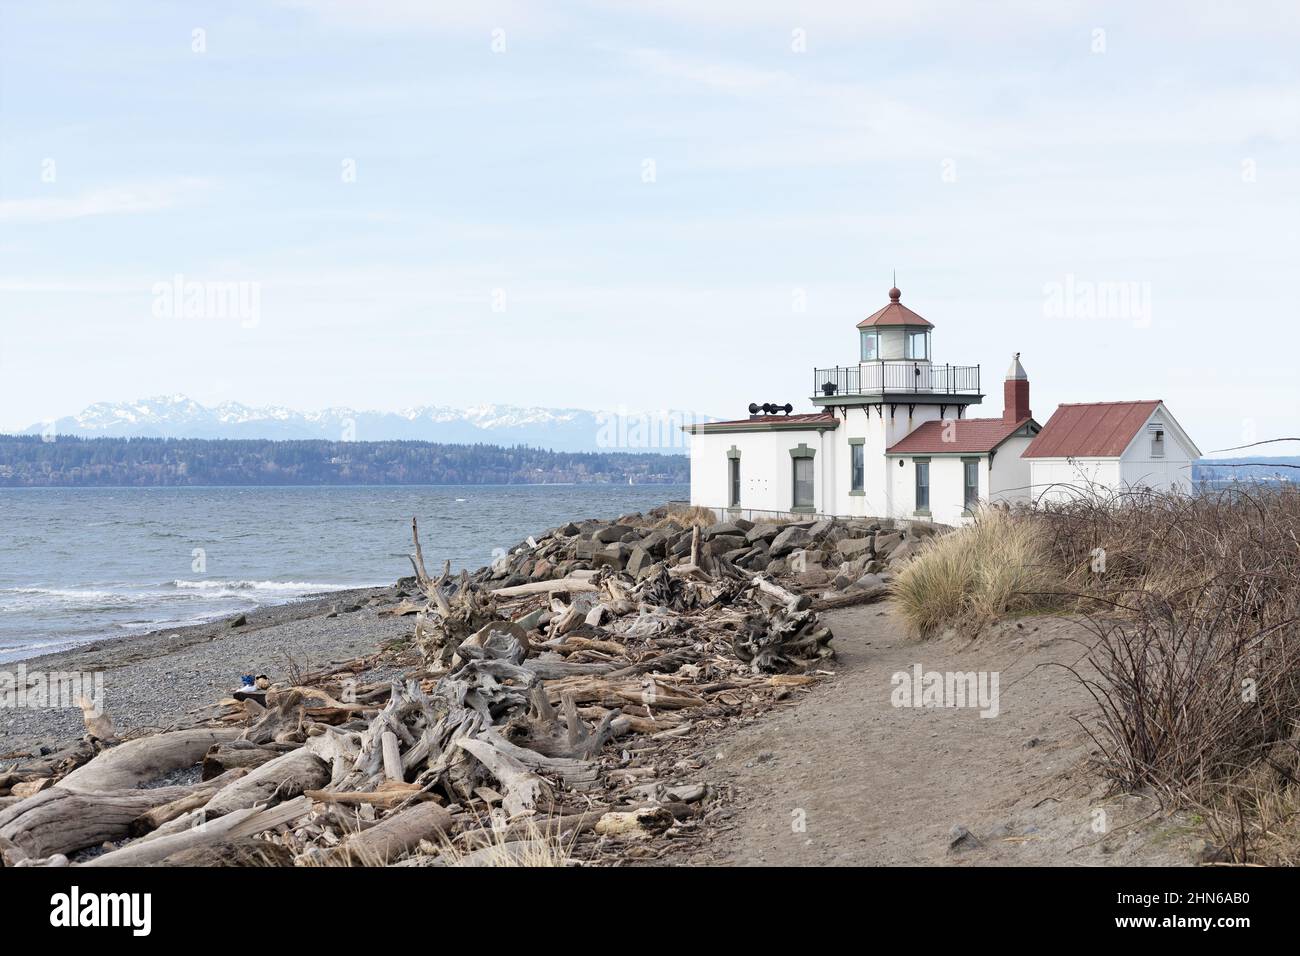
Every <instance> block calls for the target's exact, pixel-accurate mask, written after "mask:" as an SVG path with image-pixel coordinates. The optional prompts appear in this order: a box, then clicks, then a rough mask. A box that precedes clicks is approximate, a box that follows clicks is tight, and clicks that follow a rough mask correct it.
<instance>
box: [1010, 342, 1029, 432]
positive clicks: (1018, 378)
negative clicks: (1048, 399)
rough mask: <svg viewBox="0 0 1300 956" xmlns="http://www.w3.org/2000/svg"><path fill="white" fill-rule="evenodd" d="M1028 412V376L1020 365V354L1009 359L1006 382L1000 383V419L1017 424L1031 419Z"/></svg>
mask: <svg viewBox="0 0 1300 956" xmlns="http://www.w3.org/2000/svg"><path fill="white" fill-rule="evenodd" d="M1033 414H1034V413H1033V412H1031V411H1030V410H1029V376H1028V375H1026V374H1025V369H1024V366H1022V365H1021V364H1020V353H1019V352H1017V353H1016V354H1015V356H1014V357H1013V358H1012V359H1011V368H1009V369H1007V380H1006V381H1005V382H1003V383H1002V418H1003V420H1005V421H1008V422H1018V421H1020V420H1021V419H1023V418H1031V417H1032V416H1033Z"/></svg>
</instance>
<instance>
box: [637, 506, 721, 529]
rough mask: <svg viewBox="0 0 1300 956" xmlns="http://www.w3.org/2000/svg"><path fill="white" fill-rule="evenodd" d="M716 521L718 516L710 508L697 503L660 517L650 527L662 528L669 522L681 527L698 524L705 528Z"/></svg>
mask: <svg viewBox="0 0 1300 956" xmlns="http://www.w3.org/2000/svg"><path fill="white" fill-rule="evenodd" d="M717 523H718V516H717V515H716V514H714V513H713V510H712V509H710V508H701V507H700V506H699V505H692V506H691V507H689V508H683V509H682V510H681V511H674V512H672V513H671V514H669V515H668V517H666V518H660V519H659V520H658V521H656V522H655V523H654V524H652V525H651V526H650V527H651V528H662V527H665V526H667V525H669V524H675V525H677V526H678V527H681V528H690V527H693V526H695V525H699V526H700V527H701V528H707V527H708V526H709V525H711V524H717Z"/></svg>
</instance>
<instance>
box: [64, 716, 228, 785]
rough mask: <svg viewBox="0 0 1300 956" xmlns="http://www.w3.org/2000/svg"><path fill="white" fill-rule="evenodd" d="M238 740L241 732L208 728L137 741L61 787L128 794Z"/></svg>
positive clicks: (113, 750)
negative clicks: (212, 750)
mask: <svg viewBox="0 0 1300 956" xmlns="http://www.w3.org/2000/svg"><path fill="white" fill-rule="evenodd" d="M238 736H239V731H238V730H233V729H229V728H204V729H201V730H176V731H172V732H171V733H165V734H155V735H154V736H152V737H137V738H136V739H135V740H129V741H127V742H126V743H124V744H118V745H117V746H116V747H112V748H110V749H109V750H105V751H104V752H103V753H101V754H100V755H99V756H98V757H96V758H95V759H94V760H92V761H90V762H89V763H88V764H86V765H85V766H83V767H79V768H78V769H76V770H74V771H72V773H70V774H68V775H67V776H66V777H64V778H63V779H62V780H60V781H59V783H58V786H59V787H62V788H63V789H65V790H81V791H84V792H88V793H91V792H97V791H101V790H127V789H129V788H131V787H135V786H138V785H140V784H142V783H148V782H150V781H151V780H156V779H158V778H159V777H161V776H163V775H164V774H167V773H171V772H172V771H174V770H183V769H184V768H186V767H192V766H194V765H195V764H197V763H198V762H199V761H200V760H201V759H202V758H203V755H204V754H205V753H207V751H208V749H209V748H210V747H211V746H212V745H213V744H217V743H221V742H222V741H226V740H233V739H234V738H235V737H238Z"/></svg>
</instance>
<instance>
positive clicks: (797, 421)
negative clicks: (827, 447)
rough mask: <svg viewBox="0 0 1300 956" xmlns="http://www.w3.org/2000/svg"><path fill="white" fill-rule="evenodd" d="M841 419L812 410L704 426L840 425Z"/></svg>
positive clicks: (753, 417) (710, 423)
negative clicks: (803, 413) (804, 412)
mask: <svg viewBox="0 0 1300 956" xmlns="http://www.w3.org/2000/svg"><path fill="white" fill-rule="evenodd" d="M839 423H840V420H839V419H838V418H836V417H835V416H834V415H832V414H831V413H830V412H812V413H810V414H807V415H751V416H750V417H749V418H738V419H736V420H735V421H731V422H704V423H703V425H702V426H699V425H697V426H695V427H697V428H698V427H704V428H724V427H727V426H740V425H831V426H833V427H834V426H838V425H839Z"/></svg>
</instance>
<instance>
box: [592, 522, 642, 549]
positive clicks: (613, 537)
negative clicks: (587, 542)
mask: <svg viewBox="0 0 1300 956" xmlns="http://www.w3.org/2000/svg"><path fill="white" fill-rule="evenodd" d="M631 533H632V529H631V528H630V527H628V526H627V525H625V524H611V525H607V526H606V527H604V528H601V529H600V530H599V531H597V532H595V533H594V534H593V535H592V536H591V540H592V541H599V542H600V543H601V544H609V543H610V542H612V541H622V540H623V538H624V537H625V536H626V535H628V534H631Z"/></svg>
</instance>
